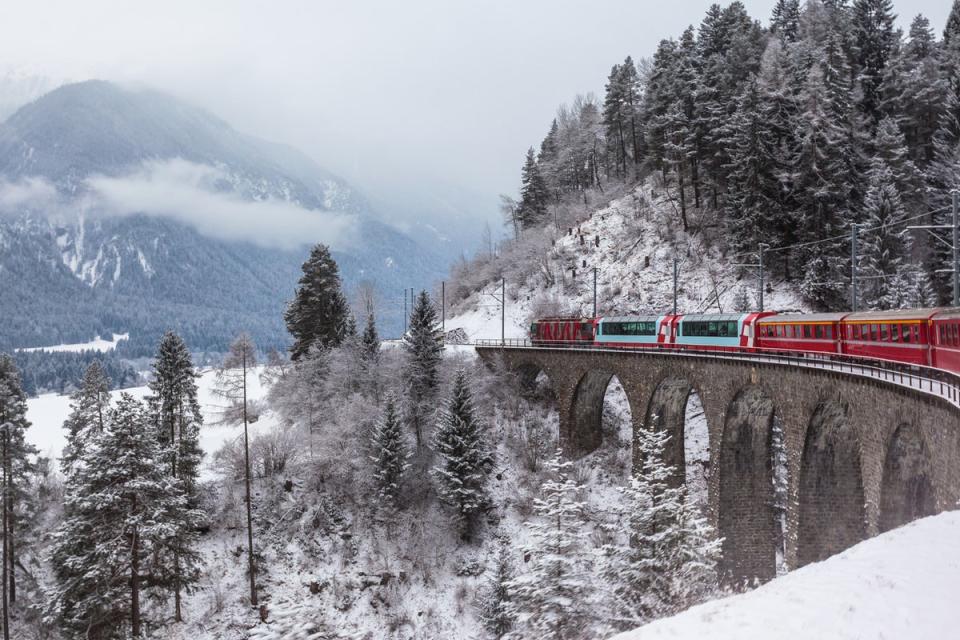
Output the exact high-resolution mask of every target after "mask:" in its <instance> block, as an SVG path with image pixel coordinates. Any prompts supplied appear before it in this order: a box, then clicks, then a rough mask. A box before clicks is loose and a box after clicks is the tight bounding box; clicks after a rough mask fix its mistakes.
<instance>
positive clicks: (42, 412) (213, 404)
mask: <svg viewBox="0 0 960 640" xmlns="http://www.w3.org/2000/svg"><path fill="white" fill-rule="evenodd" d="M262 371H263V368H262V367H258V368H256V369H255V370H251V372H250V374H249V375H248V378H247V383H248V395H249V398H250V400H251V401H253V402H256V401H260V400H262V399H263V398H264V396H265V395H266V388H265V387H264V385H262V384H261V383H260V378H259V374H260V373H262ZM215 378H216V372H215V371H213V370H206V371H203V372H202V375H201V376H200V379H199V380H197V387H198V391H199V398H200V407H201V410H202V411H203V418H204V425H203V428H202V429H201V430H200V446H201V448H202V449H203V451H204V452H205V453H206V454H207V456H206V460H205V461H206V463H207V464H208V465H209V463H210V462H211V459H212V457H213V454H214V452H216V451H217V450H218V449H220V448H221V447H222V446H223V444H224V443H226V442H227V441H229V440H231V439H233V438H238V437H240V436H242V435H243V430H242V428H240V427H235V426H219V425H214V424H213V423H214V422H215V421H216V419H217V415H218V413H219V410H220V407H221V406H222V405H223V401H222V400H220V399H219V398H217V396H216V395H215V394H214V391H213V389H214V381H215ZM120 393H129V394H130V395H132V396H133V397H135V398H137V399H143V398H144V397H146V396H147V395H148V394H149V393H150V389H149V388H147V387H133V388H130V389H121V390H117V391H113V392H112V393H111V394H110V395H111V397H112V398H113V400H114V401H116V399H117V398H118V397H119V396H120ZM69 414H70V396H66V395H57V394H44V395H41V396H39V397H36V398H28V399H27V419H28V420H30V423H31V426H30V428H29V429H27V440H28V441H29V442H30V443H31V444H33V445H34V446H36V447H37V448H38V449H39V450H40V453H41V454H42V455H45V456H49V457H51V458H53V459H56V458H59V457H60V452H61V451H63V445H64V442H65V438H64V430H63V421H64V420H66V419H67V416H68V415H69ZM272 418H273V414H272V413H269V412H268V413H266V414H264V415H263V416H262V417H261V418H260V420H259V421H257V422H256V423H254V424H252V425H250V431H251V436H253V435H254V434H257V433H266V432H268V431H269V430H270V429H271V428H272V427H273V426H274V424H275V423H274V421H273V420H272ZM210 473H211V470H210V469H209V468H205V470H204V476H205V477H209V476H210Z"/></svg>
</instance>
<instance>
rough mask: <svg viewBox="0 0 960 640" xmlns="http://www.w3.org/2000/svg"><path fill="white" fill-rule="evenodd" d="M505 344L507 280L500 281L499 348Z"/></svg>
mask: <svg viewBox="0 0 960 640" xmlns="http://www.w3.org/2000/svg"><path fill="white" fill-rule="evenodd" d="M506 344H507V279H506V278H501V279H500V346H501V347H502V346H504V345H506Z"/></svg>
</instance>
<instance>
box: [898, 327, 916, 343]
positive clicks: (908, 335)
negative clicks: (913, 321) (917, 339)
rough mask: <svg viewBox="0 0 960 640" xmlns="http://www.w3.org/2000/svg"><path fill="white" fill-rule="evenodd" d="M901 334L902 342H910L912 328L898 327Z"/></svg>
mask: <svg viewBox="0 0 960 640" xmlns="http://www.w3.org/2000/svg"><path fill="white" fill-rule="evenodd" d="M900 329H901V333H902V334H903V342H905V343H906V342H910V338H911V337H912V336H913V327H911V326H910V325H908V324H905V325H903V326H902V327H900Z"/></svg>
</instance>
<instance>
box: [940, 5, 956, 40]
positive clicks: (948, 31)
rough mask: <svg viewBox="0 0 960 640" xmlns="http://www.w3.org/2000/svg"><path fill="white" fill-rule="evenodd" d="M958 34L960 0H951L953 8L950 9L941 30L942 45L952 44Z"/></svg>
mask: <svg viewBox="0 0 960 640" xmlns="http://www.w3.org/2000/svg"><path fill="white" fill-rule="evenodd" d="M958 34H960V0H953V8H952V9H950V15H949V16H947V24H946V26H945V27H944V28H943V44H944V45H945V46H948V45H951V44H953V41H954V40H955V39H956V38H957V37H958Z"/></svg>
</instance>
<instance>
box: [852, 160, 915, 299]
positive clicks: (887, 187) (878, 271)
mask: <svg viewBox="0 0 960 640" xmlns="http://www.w3.org/2000/svg"><path fill="white" fill-rule="evenodd" d="M869 184H870V187H869V189H868V190H867V196H866V199H865V200H864V204H863V207H864V215H863V218H864V225H865V227H866V230H865V231H864V232H863V233H862V235H861V243H862V244H861V255H862V258H861V263H860V264H861V266H860V273H861V274H864V275H865V276H866V278H865V283H864V285H863V303H864V305H865V306H866V307H867V308H869V309H886V308H891V307H892V308H900V307H902V306H905V304H906V300H905V299H904V298H902V297H901V296H902V295H903V294H904V293H905V292H906V290H907V286H906V284H907V283H906V280H905V274H904V273H903V268H904V265H903V263H904V260H905V259H906V258H907V257H908V254H909V251H910V244H909V236H907V235H906V234H907V233H908V232H907V231H906V230H905V229H904V226H903V224H902V223H903V221H904V220H905V219H906V217H907V215H906V212H905V211H904V208H903V203H902V202H901V200H900V193H899V191H898V190H897V188H896V185H895V184H894V179H893V174H892V172H891V171H890V168H889V167H887V166H886V164H884V163H883V162H881V161H875V162H874V166H873V168H872V169H871V171H870V178H869Z"/></svg>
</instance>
